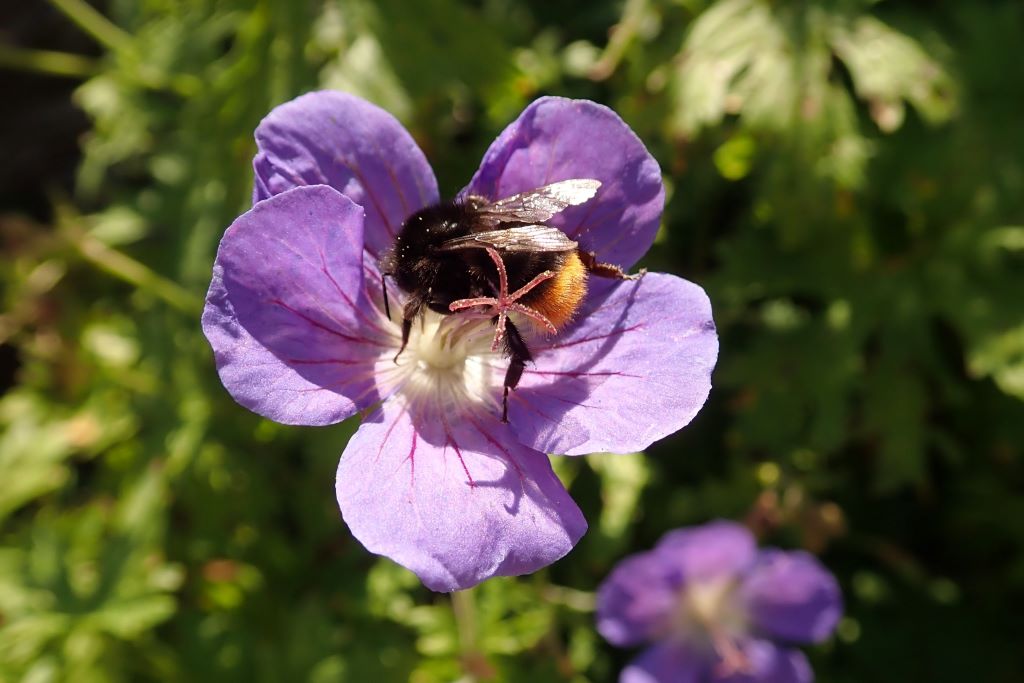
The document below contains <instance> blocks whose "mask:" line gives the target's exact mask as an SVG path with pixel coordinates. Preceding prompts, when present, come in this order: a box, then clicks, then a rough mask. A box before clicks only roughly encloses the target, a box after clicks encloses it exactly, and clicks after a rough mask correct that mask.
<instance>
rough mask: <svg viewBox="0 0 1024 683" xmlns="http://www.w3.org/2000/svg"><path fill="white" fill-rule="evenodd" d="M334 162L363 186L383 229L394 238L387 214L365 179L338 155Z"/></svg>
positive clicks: (393, 231)
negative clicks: (382, 223)
mask: <svg viewBox="0 0 1024 683" xmlns="http://www.w3.org/2000/svg"><path fill="white" fill-rule="evenodd" d="M335 161H337V162H338V163H339V164H341V165H342V166H344V167H345V168H347V169H348V171H349V172H350V173H351V174H352V175H353V176H354V177H355V179H356V180H358V181H359V184H360V185H362V186H363V191H364V192H365V193H366V196H367V197H369V198H370V201H371V202H373V208H374V209H375V210H376V211H377V215H379V216H380V219H381V221H383V222H384V227H385V228H386V229H387V231H388V235H390V236H391V237H394V236H395V230H394V228H392V227H391V221H389V220H388V217H387V214H385V213H384V209H383V208H382V207H381V203H380V200H379V199H378V198H377V195H376V193H374V191H373V190H372V189H370V185H369V183H367V182H366V178H364V177H363V174H362V173H360V172H359V170H358V169H356V167H355V166H353V165H352V164H350V163H349V162H348V161H347V160H346V159H345V158H344V157H342V156H341V155H340V154H339V155H338V156H336V157H335Z"/></svg>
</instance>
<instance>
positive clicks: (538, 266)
mask: <svg viewBox="0 0 1024 683" xmlns="http://www.w3.org/2000/svg"><path fill="white" fill-rule="evenodd" d="M600 186H601V182H600V181H598V180H593V179H585V178H577V179H572V180H563V181H561V182H557V183H552V184H550V185H545V186H544V187H538V188H536V189H533V190H530V191H528V192H523V193H521V194H516V195H513V196H511V197H507V198H505V199H500V200H498V201H494V202H492V201H490V200H488V199H486V198H484V197H479V196H475V195H470V196H467V197H465V198H463V199H461V200H456V201H449V202H443V203H440V204H435V205H432V206H428V207H426V208H424V209H421V210H420V211H417V212H416V213H414V214H413V215H412V216H410V217H409V218H408V219H406V221H405V222H404V223H403V224H402V227H401V229H400V230H399V232H398V236H397V237H396V239H395V244H394V246H393V247H392V248H391V250H390V251H389V252H387V253H386V254H385V255H384V257H383V259H382V260H381V273H382V274H383V275H385V276H388V277H392V278H394V280H395V283H396V284H397V285H398V287H399V288H400V289H401V290H402V291H404V292H405V293H406V294H408V299H407V300H406V303H405V307H404V308H403V310H402V346H401V348H400V349H399V351H398V354H397V355H396V356H395V360H396V361H397V359H398V356H400V355H401V354H402V351H404V350H405V346H406V344H407V343H408V341H409V333H410V331H411V329H412V323H413V321H414V320H416V318H417V317H419V316H420V315H421V314H422V313H423V311H424V309H425V308H426V309H429V310H431V311H435V312H437V313H440V314H442V315H451V314H453V313H458V312H460V311H464V310H470V309H476V310H477V312H478V313H484V314H486V315H489V316H490V317H491V320H492V322H493V324H494V326H495V334H494V340H493V344H492V347H491V348H492V350H494V351H497V350H499V349H502V350H503V352H504V354H505V355H506V356H507V357H508V358H509V367H508V370H507V371H506V373H505V380H504V390H503V394H502V408H501V421H502V422H508V394H509V391H510V390H513V389H515V388H516V386H518V384H519V380H520V379H521V378H522V375H523V370H524V369H525V367H526V363H529V362H532V361H533V355H532V354H531V353H530V348H529V346H527V344H526V341H525V340H524V339H523V335H522V334H521V332H520V331H519V329H518V328H517V327H516V324H515V323H513V322H512V320H511V319H510V318H509V315H508V314H509V313H513V312H514V313H518V314H520V315H521V316H523V318H525V319H526V320H527V321H529V322H530V323H531V324H532V325H533V326H534V327H535V328H537V329H539V330H543V331H547V332H549V333H552V334H553V333H555V332H557V331H558V329H559V328H561V327H562V326H564V325H565V324H566V323H568V322H569V321H570V320H571V319H572V317H573V315H574V314H575V313H576V311H577V310H578V309H579V307H580V304H581V303H582V302H583V299H584V298H585V297H586V293H587V277H588V275H589V274H594V275H599V276H602V277H612V278H619V279H635V278H638V277H641V276H642V275H643V272H641V273H640V274H639V275H636V276H630V275H627V274H626V273H624V272H623V271H622V269H621V268H619V267H618V266H615V265H612V264H608V263H601V262H599V261H597V259H596V257H595V255H594V254H593V252H585V251H583V250H582V249H580V247H579V245H578V244H577V243H576V242H575V241H573V240H571V239H569V237H568V235H566V234H565V233H564V232H562V231H561V230H559V229H558V228H555V227H552V226H550V225H546V224H545V221H547V220H549V219H551V217H552V216H554V215H555V214H557V213H560V212H561V211H563V210H565V209H566V208H567V207H570V206H578V205H580V204H584V203H586V202H587V201H589V200H590V199H592V198H593V197H594V195H595V194H597V190H598V188H599V187H600ZM384 308H385V312H386V313H387V316H388V317H389V318H390V317H391V309H390V306H389V304H388V293H387V287H386V286H384Z"/></svg>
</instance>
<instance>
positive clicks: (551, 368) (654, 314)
mask: <svg viewBox="0 0 1024 683" xmlns="http://www.w3.org/2000/svg"><path fill="white" fill-rule="evenodd" d="M577 320H578V323H577V324H576V325H575V326H573V327H571V328H570V329H568V330H567V331H566V332H564V333H562V334H560V335H559V336H557V337H556V338H554V339H553V340H548V341H544V340H539V341H534V342H532V343H531V348H532V349H533V350H534V358H535V362H534V363H533V364H531V365H528V366H527V368H526V371H525V372H524V374H523V378H522V381H521V383H520V385H519V388H518V389H516V390H515V391H514V392H513V393H512V394H511V396H510V402H509V421H510V422H511V424H512V427H513V429H514V430H515V434H516V437H517V438H518V439H519V440H520V442H521V443H523V444H524V445H526V446H528V447H530V448H533V449H536V450H539V451H542V452H545V453H564V454H567V455H581V454H586V453H596V452H599V451H610V452H615V453H631V452H635V451H641V450H643V449H644V448H646V447H647V446H649V445H650V444H651V443H653V442H654V441H656V440H658V439H661V438H663V437H665V436H668V435H669V434H672V433H673V432H675V431H676V430H678V429H680V428H682V427H684V426H685V425H686V424H688V423H689V422H690V420H692V419H693V417H694V416H695V415H696V414H697V411H699V410H700V408H701V406H703V405H704V401H705V400H706V399H707V396H708V392H709V391H710V390H711V370H712V368H714V365H715V360H716V359H717V357H718V336H717V334H716V333H715V324H714V321H713V320H712V318H711V304H710V302H709V301H708V298H707V295H706V294H705V293H704V290H702V289H701V288H700V287H698V286H697V285H695V284H693V283H691V282H687V281H686V280H682V279H680V278H677V277H674V276H672V275H665V274H662V273H648V274H647V275H646V276H644V277H643V278H642V279H640V280H638V281H628V282H627V281H609V280H604V279H600V278H592V279H591V293H590V295H588V297H587V301H586V303H584V305H583V307H582V309H581V310H580V311H579V313H578V315H577Z"/></svg>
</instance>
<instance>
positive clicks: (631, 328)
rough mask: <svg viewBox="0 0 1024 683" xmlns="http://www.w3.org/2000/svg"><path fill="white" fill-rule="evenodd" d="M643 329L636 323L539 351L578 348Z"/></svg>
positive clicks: (640, 324)
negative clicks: (588, 343) (581, 345)
mask: <svg viewBox="0 0 1024 683" xmlns="http://www.w3.org/2000/svg"><path fill="white" fill-rule="evenodd" d="M643 327H644V326H643V323H637V324H636V325H631V326H629V327H621V328H619V329H617V330H612V331H611V332H609V333H607V334H599V335H595V336H593V337H583V338H582V339H573V340H571V341H567V342H563V343H561V344H552V345H551V346H545V347H543V348H542V349H540V350H541V351H553V350H554V349H567V348H569V347H571V346H579V345H580V344H586V343H587V342H592V341H600V340H602V339H610V338H612V337H617V336H619V335H621V334H625V333H626V332H634V331H636V330H640V329H643Z"/></svg>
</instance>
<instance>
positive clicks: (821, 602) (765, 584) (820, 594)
mask: <svg viewBox="0 0 1024 683" xmlns="http://www.w3.org/2000/svg"><path fill="white" fill-rule="evenodd" d="M742 590H743V598H744V600H745V602H746V604H747V607H748V609H749V610H750V616H751V620H752V621H753V624H754V626H755V627H756V628H757V629H759V630H760V631H762V632H763V633H764V634H765V635H768V636H770V637H772V638H778V639H781V640H786V641H791V642H800V643H806V642H814V643H816V642H820V641H822V640H824V639H826V638H828V637H829V636H830V635H831V634H832V631H833V629H835V627H836V624H837V623H838V622H839V618H840V617H841V616H842V613H843V605H842V595H841V593H840V591H839V585H838V584H837V583H836V579H835V577H834V576H832V574H831V573H830V572H829V571H828V570H827V569H825V568H824V567H823V566H822V565H821V563H820V562H819V561H818V560H817V558H815V557H814V556H813V555H810V554H808V553H805V552H802V551H791V552H786V551H782V550H763V551H761V552H760V553H759V554H758V557H757V561H756V562H755V563H754V566H753V568H752V569H751V570H750V574H749V575H748V576H747V578H746V580H745V581H744V584H743V589H742Z"/></svg>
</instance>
